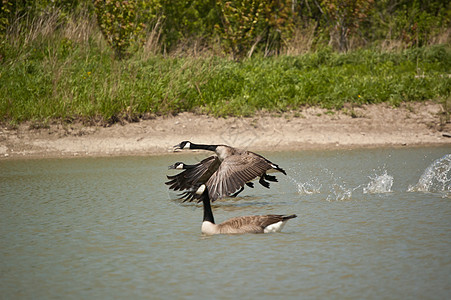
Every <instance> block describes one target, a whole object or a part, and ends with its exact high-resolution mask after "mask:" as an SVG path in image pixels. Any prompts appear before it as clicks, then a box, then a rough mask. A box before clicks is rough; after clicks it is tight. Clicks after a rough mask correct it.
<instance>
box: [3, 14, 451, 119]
mask: <svg viewBox="0 0 451 300" xmlns="http://www.w3.org/2000/svg"><path fill="white" fill-rule="evenodd" d="M59 20H60V18H59V16H58V15H57V14H56V15H49V16H47V17H46V18H45V19H44V18H41V19H36V20H30V21H29V23H28V25H27V26H23V25H20V26H17V27H14V26H13V27H12V28H14V30H12V31H11V32H9V33H8V35H7V42H6V43H5V44H4V47H3V52H4V53H5V55H4V57H5V58H4V59H3V61H1V69H0V118H1V122H3V123H20V122H23V121H30V120H31V121H37V122H41V123H47V122H53V121H65V122H71V121H73V120H82V121H85V122H100V123H111V122H117V121H121V120H129V121H133V120H137V119H139V118H143V117H147V116H149V115H164V114H176V113H179V112H183V111H191V112H196V113H206V114H211V115H214V116H230V115H234V116H250V115H253V114H255V113H256V112H259V111H269V112H283V111H287V110H297V109H299V108H300V107H302V106H305V105H316V106H321V107H324V108H331V109H334V108H336V109H339V108H341V107H343V105H344V104H345V103H352V104H355V105H361V104H368V103H381V102H387V103H389V104H390V105H399V104H400V103H402V102H407V101H423V100H436V101H441V99H442V100H443V99H445V100H446V99H449V97H450V89H451V77H450V76H449V71H450V70H451V49H450V47H449V46H446V45H436V46H429V47H425V48H414V49H410V50H403V51H394V52H384V51H380V50H377V49H371V50H368V49H367V50H365V49H361V50H357V51H353V52H350V53H347V54H339V53H335V52H332V51H331V50H328V49H323V50H318V51H316V52H310V51H309V50H310V49H308V48H307V49H305V50H301V51H299V52H298V53H304V54H298V53H296V51H295V50H294V49H292V50H291V52H290V53H294V54H297V55H281V56H277V57H270V58H268V57H267V58H264V57H253V58H250V59H247V60H244V61H242V62H235V61H231V60H229V59H227V58H223V57H220V56H216V55H196V56H188V55H184V56H183V55H180V53H178V55H176V56H163V55H158V54H155V53H156V51H154V50H153V49H155V40H156V37H157V36H158V26H156V28H154V31H153V35H150V36H151V37H152V40H149V42H148V46H147V47H145V48H144V49H143V50H142V51H141V52H138V53H136V54H135V55H134V56H132V57H131V58H130V59H128V60H123V61H116V60H114V59H113V53H112V52H111V50H110V49H109V48H108V47H107V45H106V44H105V42H104V41H103V39H102V36H101V34H100V32H99V31H98V30H97V27H96V26H95V22H94V20H92V19H91V17H90V16H89V15H88V14H84V13H83V12H82V13H80V14H79V15H77V16H75V17H74V18H73V19H71V20H70V21H69V22H65V23H64V24H63V23H59ZM21 24H23V23H21Z"/></svg>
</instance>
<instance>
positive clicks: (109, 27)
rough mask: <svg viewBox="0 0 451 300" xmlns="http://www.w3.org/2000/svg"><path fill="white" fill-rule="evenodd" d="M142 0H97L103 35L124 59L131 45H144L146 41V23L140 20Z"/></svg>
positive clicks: (120, 57) (97, 11)
mask: <svg viewBox="0 0 451 300" xmlns="http://www.w3.org/2000/svg"><path fill="white" fill-rule="evenodd" d="M140 5H143V3H142V1H137V0H95V1H94V7H95V12H96V15H97V22H98V24H99V26H100V30H101V31H102V34H103V36H104V37H105V39H106V41H107V42H108V44H109V45H110V46H111V47H112V48H113V50H114V52H115V54H116V57H117V58H119V59H123V58H125V57H126V55H127V51H128V50H129V48H130V47H131V46H137V47H139V46H142V45H143V44H144V42H145V31H144V29H145V27H146V25H145V24H144V23H143V22H142V21H141V20H140V18H139V12H141V11H142V10H143V7H142V6H140Z"/></svg>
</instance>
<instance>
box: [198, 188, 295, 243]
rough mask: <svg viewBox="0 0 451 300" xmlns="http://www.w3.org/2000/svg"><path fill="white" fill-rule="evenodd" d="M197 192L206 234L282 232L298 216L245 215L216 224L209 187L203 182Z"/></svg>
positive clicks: (203, 230)
mask: <svg viewBox="0 0 451 300" xmlns="http://www.w3.org/2000/svg"><path fill="white" fill-rule="evenodd" d="M195 193H196V194H201V195H200V200H199V201H202V203H203V207H204V218H203V221H202V227H201V231H202V233H203V234H206V235H213V234H239V233H270V232H280V231H281V230H282V228H283V227H284V226H285V223H286V222H287V221H288V220H290V219H293V218H296V217H297V216H296V215H256V216H243V217H235V218H232V219H229V220H227V221H225V222H222V223H221V224H215V220H214V217H213V211H212V210H211V204H210V198H209V193H208V188H207V187H206V186H205V185H204V184H203V185H201V186H200V187H199V189H198V190H197V191H196V192H195Z"/></svg>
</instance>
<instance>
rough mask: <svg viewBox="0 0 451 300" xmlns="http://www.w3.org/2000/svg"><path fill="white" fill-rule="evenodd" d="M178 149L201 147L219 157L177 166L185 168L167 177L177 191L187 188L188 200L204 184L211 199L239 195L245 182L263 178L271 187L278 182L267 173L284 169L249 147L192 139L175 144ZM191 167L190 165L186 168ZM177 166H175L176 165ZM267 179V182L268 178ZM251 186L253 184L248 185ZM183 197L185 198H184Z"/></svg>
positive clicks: (263, 182)
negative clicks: (248, 148)
mask: <svg viewBox="0 0 451 300" xmlns="http://www.w3.org/2000/svg"><path fill="white" fill-rule="evenodd" d="M174 148H175V149H202V150H209V151H214V152H215V153H216V155H217V156H210V157H207V158H206V159H204V160H202V161H201V162H200V163H198V164H196V165H185V164H183V165H178V166H179V168H180V167H181V166H182V168H185V171H184V172H182V173H179V174H177V175H174V176H168V179H170V181H168V182H167V183H166V184H168V185H170V188H172V189H174V190H181V191H183V190H188V192H187V193H185V194H184V196H183V197H185V199H186V200H190V198H191V197H192V195H193V193H192V188H194V187H198V186H200V184H205V185H206V187H207V188H208V191H209V197H210V199H211V201H215V200H217V199H219V198H224V197H231V196H236V195H237V194H239V193H240V192H241V191H242V190H243V189H244V185H245V184H248V183H250V181H252V180H254V179H255V178H257V177H260V179H259V183H260V184H261V185H263V186H264V187H266V188H269V182H268V181H273V182H277V178H276V177H275V176H271V175H268V174H267V173H268V172H276V171H278V172H281V173H283V174H285V175H286V174H287V173H286V172H285V170H283V169H282V168H280V167H279V166H278V165H276V164H275V163H273V162H271V161H269V160H268V159H266V158H264V157H263V156H261V155H259V154H257V153H254V152H251V151H246V150H240V149H237V148H233V147H230V146H226V145H202V144H194V143H191V142H189V141H184V142H181V143H180V144H178V145H176V146H174ZM187 166H188V167H187ZM176 167H177V166H174V168H176ZM265 180H268V181H265ZM248 185H249V186H250V187H252V185H251V184H248ZM183 197H182V198H183Z"/></svg>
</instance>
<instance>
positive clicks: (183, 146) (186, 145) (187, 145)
mask: <svg viewBox="0 0 451 300" xmlns="http://www.w3.org/2000/svg"><path fill="white" fill-rule="evenodd" d="M178 149H191V142H190V141H183V142H181V143H180V144H178V145H175V146H174V150H178Z"/></svg>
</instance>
